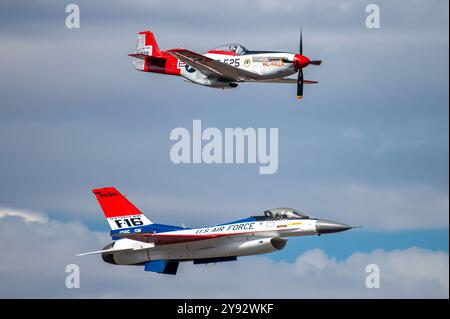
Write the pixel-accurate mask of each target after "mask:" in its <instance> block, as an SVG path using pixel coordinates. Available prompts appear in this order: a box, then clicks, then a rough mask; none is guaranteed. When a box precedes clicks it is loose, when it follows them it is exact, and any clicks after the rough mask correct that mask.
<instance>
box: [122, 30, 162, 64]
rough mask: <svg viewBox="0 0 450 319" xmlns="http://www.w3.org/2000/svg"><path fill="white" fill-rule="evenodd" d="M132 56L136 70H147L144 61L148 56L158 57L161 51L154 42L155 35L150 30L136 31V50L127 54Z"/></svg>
mask: <svg viewBox="0 0 450 319" xmlns="http://www.w3.org/2000/svg"><path fill="white" fill-rule="evenodd" d="M129 56H131V57H133V58H134V59H133V65H134V67H135V68H136V70H139V71H147V70H146V61H147V60H148V58H149V57H154V58H157V57H160V56H161V51H160V50H159V47H158V44H157V43H156V40H155V36H154V35H153V33H152V32H150V31H142V32H139V33H138V40H137V45H136V50H135V51H134V53H133V54H129Z"/></svg>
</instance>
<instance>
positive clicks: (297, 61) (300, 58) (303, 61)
mask: <svg viewBox="0 0 450 319" xmlns="http://www.w3.org/2000/svg"><path fill="white" fill-rule="evenodd" d="M310 64H312V65H321V64H322V61H321V60H310V59H309V58H307V57H306V56H304V55H303V31H302V29H300V40H299V54H296V55H295V57H294V66H295V67H296V68H297V69H298V74H297V99H301V98H303V84H304V83H305V81H304V80H303V68H305V67H307V66H308V65H310Z"/></svg>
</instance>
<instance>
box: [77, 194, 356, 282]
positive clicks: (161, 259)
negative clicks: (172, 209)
mask: <svg viewBox="0 0 450 319" xmlns="http://www.w3.org/2000/svg"><path fill="white" fill-rule="evenodd" d="M93 193H94V194H95V196H96V197H97V200H98V202H99V204H100V207H101V208H102V210H103V213H104V214H105V217H106V219H107V220H108V223H109V226H110V227H111V237H112V239H113V240H115V241H114V242H113V243H111V244H109V245H107V246H106V247H105V248H103V250H99V251H93V252H89V253H84V254H79V255H78V256H83V255H91V254H101V255H102V258H103V260H104V261H105V262H107V263H110V264H114V265H142V266H144V269H145V271H151V272H157V273H163V274H172V275H175V274H176V272H177V269H178V265H179V263H180V262H183V261H184V262H187V261H193V263H194V264H207V263H216V262H225V261H234V260H236V259H237V257H239V256H249V255H258V254H265V253H270V252H274V251H277V250H281V249H283V248H284V246H285V245H286V242H287V239H286V238H287V237H292V236H307V235H321V234H329V233H336V232H341V231H345V230H348V229H351V228H353V227H351V226H349V225H345V224H342V223H337V222H332V221H328V220H322V219H318V218H311V217H309V216H307V215H305V214H303V213H301V212H299V211H298V210H295V209H292V208H275V209H271V210H266V211H265V212H264V213H263V214H261V215H257V216H251V217H248V218H244V219H240V220H236V221H232V222H228V223H224V224H219V225H216V226H210V227H204V228H187V227H178V226H169V225H162V224H157V223H153V222H152V221H150V220H149V219H148V218H147V217H146V216H145V215H144V214H142V212H141V211H139V210H138V209H137V208H136V207H135V206H134V205H133V204H131V203H130V202H129V201H128V200H127V199H126V198H125V197H124V196H123V195H122V194H121V193H119V191H117V190H116V189H115V188H114V187H106V188H98V189H94V190H93Z"/></svg>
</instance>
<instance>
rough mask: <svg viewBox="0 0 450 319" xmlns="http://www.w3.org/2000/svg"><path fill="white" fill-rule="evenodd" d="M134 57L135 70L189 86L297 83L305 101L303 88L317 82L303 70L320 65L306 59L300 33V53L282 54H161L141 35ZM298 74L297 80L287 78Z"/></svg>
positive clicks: (149, 36) (231, 48)
mask: <svg viewBox="0 0 450 319" xmlns="http://www.w3.org/2000/svg"><path fill="white" fill-rule="evenodd" d="M129 56H131V57H133V65H134V67H135V68H136V70H139V71H144V72H153V73H161V74H169V75H179V76H182V77H183V78H184V79H185V80H186V81H188V82H190V83H195V84H200V85H205V86H209V87H214V88H221V89H232V88H235V87H237V86H238V83H239V82H253V83H296V84H297V98H299V99H300V98H302V97H303V84H304V83H307V84H313V83H317V81H309V80H304V79H303V69H304V68H306V67H307V66H308V65H320V64H321V63H322V61H320V60H310V59H309V58H308V57H306V56H304V55H303V41H302V33H301V31H300V43H299V53H291V52H279V51H250V50H248V49H247V48H245V47H244V46H242V45H240V44H225V45H222V46H219V47H217V48H215V49H212V50H209V51H208V52H206V53H202V54H200V53H196V52H193V51H190V50H186V49H183V48H177V49H171V50H166V51H161V50H160V49H159V47H158V44H157V43H156V40H155V37H154V36H153V33H152V32H150V31H143V32H139V33H138V42H137V47H136V50H135V52H134V53H132V54H129ZM295 73H297V78H288V76H290V75H292V74H295Z"/></svg>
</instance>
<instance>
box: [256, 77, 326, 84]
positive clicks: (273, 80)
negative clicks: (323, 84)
mask: <svg viewBox="0 0 450 319" xmlns="http://www.w3.org/2000/svg"><path fill="white" fill-rule="evenodd" d="M303 81H304V82H305V84H316V83H319V82H318V81H311V80H303ZM257 82H258V83H292V84H295V83H297V79H292V78H291V79H290V78H279V79H270V80H258V81H257Z"/></svg>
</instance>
